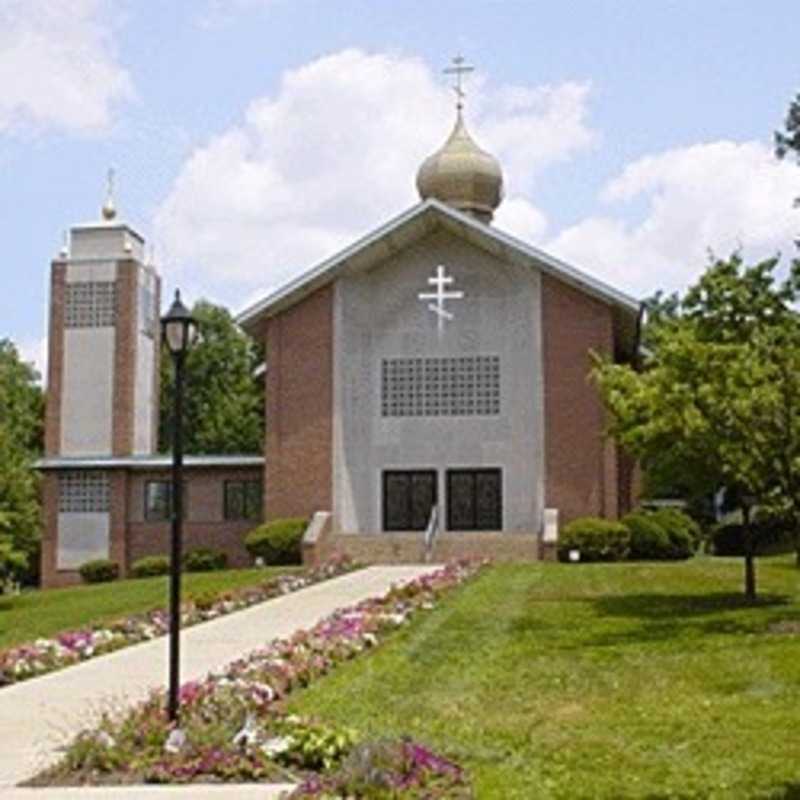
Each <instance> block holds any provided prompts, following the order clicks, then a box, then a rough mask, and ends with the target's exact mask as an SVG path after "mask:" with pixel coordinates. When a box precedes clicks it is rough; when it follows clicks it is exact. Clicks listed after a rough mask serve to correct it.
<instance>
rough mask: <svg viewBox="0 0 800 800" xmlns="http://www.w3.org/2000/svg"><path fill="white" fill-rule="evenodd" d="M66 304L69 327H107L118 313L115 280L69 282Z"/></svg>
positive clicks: (65, 320)
mask: <svg viewBox="0 0 800 800" xmlns="http://www.w3.org/2000/svg"><path fill="white" fill-rule="evenodd" d="M66 288H67V291H66V298H65V306H64V324H65V325H66V327H67V328H107V327H111V326H113V325H114V322H115V320H116V315H117V285H116V283H115V282H114V281H78V282H76V283H68V284H67V287H66Z"/></svg>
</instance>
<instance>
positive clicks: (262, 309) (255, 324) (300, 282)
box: [236, 198, 641, 336]
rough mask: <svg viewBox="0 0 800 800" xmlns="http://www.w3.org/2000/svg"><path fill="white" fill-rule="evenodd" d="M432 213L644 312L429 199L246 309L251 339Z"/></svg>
mask: <svg viewBox="0 0 800 800" xmlns="http://www.w3.org/2000/svg"><path fill="white" fill-rule="evenodd" d="M431 210H433V211H436V212H438V213H440V214H442V215H444V218H445V219H448V220H450V221H451V222H454V223H456V224H459V225H462V226H464V227H466V228H467V229H469V230H471V231H474V232H476V233H477V234H479V235H480V236H484V237H489V238H491V239H493V240H494V241H496V242H498V243H499V244H500V245H501V246H502V247H505V248H509V249H510V250H512V251H514V252H516V253H519V254H522V255H524V256H525V257H527V258H528V259H530V260H531V261H533V262H535V263H536V265H537V266H538V267H539V268H540V269H542V270H543V271H545V272H547V273H549V274H551V275H552V276H553V277H555V278H558V279H559V280H562V281H565V282H566V283H568V284H570V285H572V286H574V287H575V288H577V289H579V290H581V291H584V292H586V293H587V294H590V295H592V296H594V297H596V298H597V299H599V300H602V301H603V302H605V303H608V304H610V305H613V306H617V307H619V308H620V309H621V310H623V311H624V312H627V313H630V314H632V315H636V314H638V313H639V307H640V305H641V303H640V302H639V301H638V300H637V299H635V298H634V297H631V296H630V295H628V294H625V293H624V292H620V291H619V290H617V289H614V288H613V287H611V286H609V285H608V284H606V283H604V282H603V281H599V280H597V279H596V278H593V277H591V276H590V275H588V274H587V273H585V272H583V271H582V270H580V269H577V268H576V267H573V266H572V265H570V264H567V263H566V262H565V261H562V260H560V259H558V258H555V257H554V256H551V255H549V254H548V253H545V252H544V251H542V250H539V249H538V248H536V247H533V246H531V245H529V244H527V243H525V242H523V241H521V240H520V239H517V238H516V237H514V236H512V235H511V234H508V233H504V232H503V231H501V230H499V229H497V228H495V227H492V226H489V225H487V224H486V223H483V222H480V221H479V220H476V219H474V218H473V217H471V216H470V215H469V214H465V213H463V212H461V211H458V210H456V209H454V208H452V207H450V206H448V205H446V204H444V203H442V202H441V201H439V200H436V199H434V198H429V199H428V200H425V201H424V202H421V203H418V204H417V205H415V206H412V207H411V208H409V209H408V210H406V211H405V212H403V213H402V214H399V215H398V216H396V217H394V218H392V219H391V220H389V221H388V222H386V223H385V224H383V225H381V226H380V227H379V228H376V229H375V230H374V231H372V232H371V233H369V234H367V235H366V236H363V237H361V238H360V239H358V240H357V241H356V242H354V243H353V244H352V245H350V246H349V247H347V248H345V249H344V250H341V251H340V252H338V253H336V254H334V255H333V256H331V257H330V258H327V259H325V260H324V261H321V262H320V263H318V264H316V265H315V266H313V267H312V268H311V269H309V270H307V271H306V272H304V273H303V274H302V275H299V276H298V277H297V278H295V279H293V280H291V281H289V282H288V283H286V284H285V285H284V286H282V287H281V288H279V289H278V290H276V291H274V292H272V293H271V294H269V295H267V296H266V297H265V298H264V299H263V300H260V301H259V302H257V303H254V304H253V305H251V306H250V307H248V308H246V309H245V310H244V311H242V312H240V313H239V314H238V315H237V316H236V321H237V322H238V324H239V325H240V326H241V327H242V328H243V329H244V330H245V331H246V332H247V333H249V334H250V335H251V336H255V335H257V333H258V329H259V325H260V324H261V321H262V320H263V319H265V318H267V317H270V316H274V315H275V314H277V313H279V312H280V311H282V310H284V309H285V308H288V307H289V306H291V305H294V304H295V303H297V302H298V301H299V300H301V299H302V298H303V297H305V296H307V295H308V294H311V293H312V292H313V291H315V290H316V289H319V288H321V287H322V286H324V285H325V284H327V283H329V282H331V281H332V280H334V279H335V278H336V277H337V275H338V270H337V267H339V266H341V265H344V264H346V263H347V262H348V261H349V260H351V259H352V258H353V257H354V256H356V255H357V254H359V253H361V252H362V251H364V250H365V249H367V248H368V247H371V246H374V245H376V244H377V243H378V242H380V241H381V240H382V239H384V238H388V237H389V236H390V235H391V234H392V233H393V232H394V231H396V230H398V229H399V228H400V227H402V226H403V225H404V224H406V223H410V222H411V221H412V220H414V218H415V217H419V216H421V215H423V214H425V213H427V212H429V211H431Z"/></svg>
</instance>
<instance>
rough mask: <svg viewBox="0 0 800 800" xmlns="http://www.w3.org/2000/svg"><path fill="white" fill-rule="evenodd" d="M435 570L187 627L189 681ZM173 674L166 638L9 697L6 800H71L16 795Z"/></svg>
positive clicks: (394, 570)
mask: <svg viewBox="0 0 800 800" xmlns="http://www.w3.org/2000/svg"><path fill="white" fill-rule="evenodd" d="M433 569H435V567H434V566H432V565H425V566H417V565H409V566H391V567H389V566H387V567H369V568H367V569H363V570H359V571H358V572H353V573H350V574H348V575H343V576H341V577H339V578H334V579H332V580H328V581H324V582H322V583H318V584H316V585H314V586H310V587H308V588H307V589H301V590H300V591H298V592H293V593H292V594H289V595H285V596H283V597H279V598H276V599H274V600H268V601H267V602H265V603H261V604H259V605H256V606H252V607H251V608H248V609H245V610H244V611H238V612H236V613H234V614H229V615H227V616H225V617H221V618H219V619H215V620H212V621H211V622H206V623H203V624H201V625H196V626H194V627H192V628H188V629H187V630H185V631H183V632H182V634H181V681H182V682H186V681H189V680H194V679H199V678H203V677H204V676H205V675H206V674H207V673H208V672H210V671H212V670H215V669H219V668H220V667H223V666H225V665H226V664H228V663H229V662H231V661H234V660H235V659H237V658H240V657H241V656H244V655H246V654H247V653H249V652H251V651H252V650H255V649H256V648H258V647H261V646H262V645H264V644H266V643H267V642H269V641H270V640H272V639H274V638H285V637H287V636H290V635H291V634H292V633H294V632H295V631H296V630H299V629H304V628H310V627H312V626H313V625H314V624H315V623H316V622H318V621H319V620H320V619H322V618H323V617H325V616H327V615H328V614H330V613H331V612H333V611H334V610H335V609H337V608H341V607H343V606H349V605H352V604H354V603H358V602H360V601H361V600H364V599H366V598H368V597H372V596H380V595H382V594H384V593H385V592H386V591H387V590H388V589H389V588H390V587H391V585H392V584H394V583H401V582H405V581H409V580H413V579H414V578H416V577H417V576H419V575H422V574H424V573H426V572H430V571H431V570H433ZM166 674H167V637H162V638H160V639H156V640H154V641H152V642H146V643H144V644H139V645H134V646H133V647H128V648H126V649H124V650H118V651H117V652H115V653H110V654H108V655H105V656H100V657H98V658H95V659H92V660H90V661H86V662H84V663H82V664H78V665H76V666H74V667H68V668H67V669H63V670H60V671H58V672H52V673H50V674H49V675H43V676H42V677H40V678H34V679H32V680H28V681H24V682H22V683H18V684H15V685H13V686H7V687H5V688H3V689H0V798H2V800H16V799H17V798H20V799H22V798H30V800H34V798H37V800H38V798H42V799H44V798H56V797H65V798H68V797H71V796H72V794H71V792H70V791H69V790H67V789H57V790H30V789H28V790H25V789H16V790H12V789H10V787H12V786H15V785H16V784H18V783H19V782H20V781H23V780H25V779H27V778H29V777H31V776H32V775H33V774H35V773H36V772H37V771H39V770H40V769H42V768H43V767H45V766H47V765H49V764H51V763H53V762H54V761H56V760H57V759H58V757H59V754H60V753H59V749H58V748H59V747H60V746H63V745H64V744H65V743H66V742H68V741H69V740H70V739H71V738H72V737H73V736H74V735H75V734H76V733H77V732H78V731H80V730H81V729H83V728H85V727H87V726H88V725H90V724H91V722H92V720H93V719H94V718H95V717H96V716H97V715H98V714H99V713H101V712H102V711H103V710H104V709H109V708H115V707H119V706H120V705H130V704H134V703H136V702H138V701H141V700H143V699H144V698H145V697H146V696H147V694H148V693H149V692H150V690H152V689H153V688H155V687H158V686H164V685H165V683H166ZM255 788H256V787H252V786H251V787H248V789H247V792H245V791H244V787H229V788H228V789H227V790H226V789H225V787H215V788H213V791H212V787H208V791H206V789H205V788H204V789H200V788H199V787H198V786H197V785H195V786H190V787H187V789H188V792H189V793H188V794H186V793H183V794H181V795H180V796H183V797H192V798H202V797H206V796H207V797H209V798H213V797H218V796H230V797H232V796H238V797H242V798H245V797H249V796H250V794H249V792H250V790H251V789H255ZM264 788H265V787H261V788H260V793H259V794H258V796H259V797H260V798H262V800H264V798H266V797H269V795H267V794H265V792H264ZM236 789H238V790H239V791H238V793H236V792H235V790H236ZM230 790H234V794H231V793H230ZM79 791H81V792H84V793H85V794H81V795H80V796H81V797H83V796H86V797H87V798H88V797H97V798H106V797H112V796H113V797H120V798H123V797H126V798H127V797H145V796H147V797H149V796H152V795H151V792H152V793H154V794H155V796H157V797H164V798H168V797H172V796H173V791H172V790H167V789H165V788H164V787H153V788H152V789H147V788H144V787H141V788H138V787H137V788H133V789H130V790H125V789H113V790H112V789H99V790H97V792H94V791H91V792H90V791H89V790H79ZM179 791H180V790H179ZM220 791H221V793H220ZM174 796H176V797H177V796H178V794H175V795H174ZM252 796H253V797H255V796H256V795H255V794H253V795H252ZM273 796H275V795H273Z"/></svg>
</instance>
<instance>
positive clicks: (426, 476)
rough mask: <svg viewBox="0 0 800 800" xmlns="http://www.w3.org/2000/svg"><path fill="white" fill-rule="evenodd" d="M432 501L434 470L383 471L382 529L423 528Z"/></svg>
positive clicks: (433, 501)
mask: <svg viewBox="0 0 800 800" xmlns="http://www.w3.org/2000/svg"><path fill="white" fill-rule="evenodd" d="M435 504H436V471H435V470H432V469H427V470H391V471H388V472H384V473H383V529H384V530H385V531H424V530H425V528H426V527H427V525H428V520H429V519H430V515H431V508H432V507H433V506H434V505H435Z"/></svg>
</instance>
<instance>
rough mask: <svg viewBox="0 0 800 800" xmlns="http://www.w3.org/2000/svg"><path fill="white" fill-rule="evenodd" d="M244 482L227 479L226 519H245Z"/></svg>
mask: <svg viewBox="0 0 800 800" xmlns="http://www.w3.org/2000/svg"><path fill="white" fill-rule="evenodd" d="M244 500H245V498H244V484H243V483H242V482H241V481H225V519H244V506H245V504H244Z"/></svg>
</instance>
